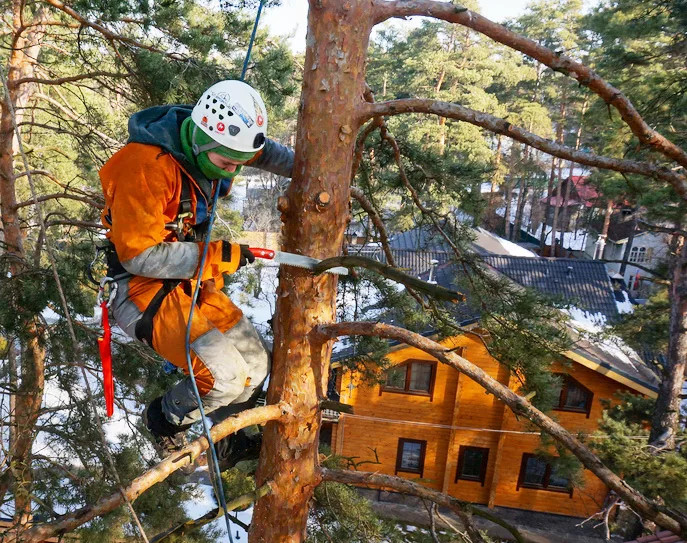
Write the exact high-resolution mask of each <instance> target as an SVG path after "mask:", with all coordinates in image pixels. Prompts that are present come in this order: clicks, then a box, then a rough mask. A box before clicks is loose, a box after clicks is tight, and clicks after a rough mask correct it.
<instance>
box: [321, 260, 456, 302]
mask: <svg viewBox="0 0 687 543" xmlns="http://www.w3.org/2000/svg"><path fill="white" fill-rule="evenodd" d="M337 266H344V267H353V266H361V267H363V268H367V269H368V270H373V271H375V272H377V273H378V274H379V275H381V276H383V277H386V278H387V279H391V280H392V281H396V282H397V283H401V284H402V285H405V286H406V287H408V288H412V289H414V290H416V291H419V292H423V293H425V294H426V295H428V296H431V297H433V298H437V299H439V300H446V301H448V302H462V301H465V296H464V295H463V294H461V293H460V292H456V291H454V290H449V289H447V288H444V287H442V286H440V285H433V284H431V283H427V282H426V281H423V280H422V279H418V278H417V277H413V276H411V275H408V274H406V273H403V272H402V271H400V270H398V269H397V268H392V267H391V266H387V265H386V264H383V263H382V262H378V261H377V260H372V259H371V258H365V257H364V256H334V257H332V258H325V259H324V260H322V261H321V262H320V263H319V264H317V266H315V267H314V268H313V273H314V274H315V275H318V274H320V273H324V272H325V271H327V270H328V269H329V268H334V267H337Z"/></svg>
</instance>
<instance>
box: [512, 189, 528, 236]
mask: <svg viewBox="0 0 687 543" xmlns="http://www.w3.org/2000/svg"><path fill="white" fill-rule="evenodd" d="M527 181H528V180H527V178H526V177H523V179H522V181H521V182H520V192H519V193H518V204H517V206H516V209H515V222H514V223H513V231H512V232H511V237H510V239H512V240H513V241H520V229H521V228H522V215H523V213H524V210H525V202H526V201H527V191H528V190H529V186H528V184H527Z"/></svg>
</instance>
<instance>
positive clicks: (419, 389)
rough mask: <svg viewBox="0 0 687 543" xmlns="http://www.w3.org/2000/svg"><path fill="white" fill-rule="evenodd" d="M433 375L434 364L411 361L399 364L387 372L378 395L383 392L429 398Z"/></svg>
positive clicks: (434, 371) (432, 387)
mask: <svg viewBox="0 0 687 543" xmlns="http://www.w3.org/2000/svg"><path fill="white" fill-rule="evenodd" d="M435 374H436V363H434V362H413V361H411V362H406V363H404V364H399V365H398V366H394V367H393V368H390V369H388V370H387V372H386V378H385V380H384V384H383V385H382V388H381V390H380V394H381V392H382V390H383V391H386V392H400V393H403V394H419V395H421V396H430V397H431V395H432V391H433V389H434V377H435Z"/></svg>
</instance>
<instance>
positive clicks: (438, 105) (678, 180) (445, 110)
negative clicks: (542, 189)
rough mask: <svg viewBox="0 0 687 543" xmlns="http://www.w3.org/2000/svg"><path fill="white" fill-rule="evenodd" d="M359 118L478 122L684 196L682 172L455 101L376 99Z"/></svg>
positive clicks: (567, 157)
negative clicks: (581, 147)
mask: <svg viewBox="0 0 687 543" xmlns="http://www.w3.org/2000/svg"><path fill="white" fill-rule="evenodd" d="M358 108H359V115H360V121H361V122H364V121H365V120H366V119H370V118H374V117H377V116H380V115H399V114H403V113H429V114H434V115H439V116H440V117H447V118H449V119H456V120H458V121H463V122H467V123H470V124H474V125H475V126H479V127H481V128H484V129H486V130H489V131H490V132H494V133H496V134H502V135H504V136H508V137H509V138H512V139H514V140H517V141H520V142H522V143H525V144H526V145H529V146H530V147H534V148H535V149H539V150H540V151H543V152H544V153H547V154H549V155H552V156H556V157H559V158H562V159H565V160H570V161H572V162H576V163H578V164H585V165H587V166H594V167H596V168H602V169H605V170H613V171H616V172H621V173H635V174H639V175H645V176H647V177H652V178H658V179H662V180H663V181H666V182H667V183H670V185H671V186H672V187H673V189H674V190H675V192H676V193H677V194H678V195H680V197H681V198H682V199H684V200H687V178H685V176H684V175H682V174H679V173H677V172H674V171H672V170H671V169H670V168H667V167H666V166H661V165H659V164H654V163H651V162H638V161H635V160H627V159H620V158H612V157H605V156H598V155H592V154H590V153H585V152H584V151H577V150H575V149H574V148H572V147H568V146H566V145H561V144H560V143H556V142H554V141H551V140H548V139H546V138H542V137H541V136H537V135H536V134H533V133H532V132H529V131H527V130H525V129H524V128H520V127H519V126H516V125H514V124H511V123H509V122H508V121H506V120H505V119H501V118H499V117H495V116H493V115H489V114H488V113H484V112H482V111H475V110H474V109H470V108H467V107H464V106H460V105H458V104H451V103H448V102H441V101H439V100H431V99H420V98H408V99H403V100H391V101H388V102H376V103H374V104H367V103H366V104H362V105H360V106H358Z"/></svg>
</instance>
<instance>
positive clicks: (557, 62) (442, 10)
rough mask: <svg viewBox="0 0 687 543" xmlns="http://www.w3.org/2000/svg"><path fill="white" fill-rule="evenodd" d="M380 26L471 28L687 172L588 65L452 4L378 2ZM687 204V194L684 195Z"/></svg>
mask: <svg viewBox="0 0 687 543" xmlns="http://www.w3.org/2000/svg"><path fill="white" fill-rule="evenodd" d="M375 10H376V17H375V21H376V23H381V22H382V21H385V20H386V19H389V18H391V17H408V16H412V15H424V16H426V17H435V18H437V19H441V20H444V21H448V22H451V23H458V24H461V25H463V26H467V27H468V28H471V29H472V30H474V31H476V32H479V33H481V34H484V35H485V36H489V37H490V38H491V39H492V40H494V41H497V42H499V43H502V44H503V45H505V46H507V47H510V48H511V49H515V50H516V51H520V52H521V53H524V54H526V55H528V56H530V57H532V58H534V59H536V60H538V61H539V62H541V63H542V64H545V65H546V66H548V67H549V68H551V69H552V70H554V71H556V72H561V73H563V74H565V75H567V76H569V77H572V78H573V79H575V80H577V81H578V83H580V85H584V86H585V87H587V88H589V89H590V90H591V91H592V92H594V93H596V94H597V95H598V96H600V97H601V98H602V99H603V100H604V101H605V102H606V103H607V104H610V105H612V106H613V107H614V108H616V109H617V110H618V112H619V113H620V116H621V117H622V119H623V121H625V123H626V124H627V125H628V126H629V127H630V130H632V133H633V134H634V135H635V136H637V138H638V139H639V141H640V142H641V143H642V144H645V145H649V146H650V147H652V148H653V149H655V150H656V151H658V152H659V153H661V154H663V155H664V156H666V157H668V158H670V159H671V160H674V161H675V162H677V163H678V164H681V165H682V166H684V167H685V168H687V153H685V151H684V150H683V149H681V148H680V147H678V146H677V145H675V144H674V143H673V142H671V141H670V140H668V139H667V138H665V137H664V136H662V135H661V134H659V133H658V132H656V131H655V130H654V129H652V128H651V127H650V126H649V125H648V124H647V123H646V122H645V121H644V119H642V116H641V115H640V114H639V112H638V111H637V110H636V109H635V107H634V106H633V105H632V102H630V100H629V99H628V98H627V97H626V96H625V95H624V94H623V93H622V92H620V90H619V89H616V88H615V87H614V86H613V85H611V84H610V83H608V82H607V81H605V80H604V79H602V78H601V77H600V76H599V75H598V74H597V73H596V72H594V70H592V69H591V68H588V67H587V66H585V65H584V64H580V63H579V62H577V61H575V60H573V59H571V58H570V57H567V56H565V55H561V54H557V53H555V52H554V51H551V50H550V49H547V48H546V47H544V46H542V45H539V44H538V43H537V42H535V41H534V40H531V39H529V38H525V37H524V36H520V35H519V34H516V33H515V32H512V31H510V30H508V29H507V28H506V27H504V26H502V25H500V24H497V23H494V22H493V21H490V20H489V19H487V18H485V17H482V16H481V15H478V14H477V13H475V12H474V11H470V10H468V9H465V8H463V7H460V6H457V5H455V4H453V3H451V2H437V1H434V0H403V1H400V0H394V1H389V0H375ZM680 195H681V196H682V197H683V198H684V199H686V200H687V193H680Z"/></svg>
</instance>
